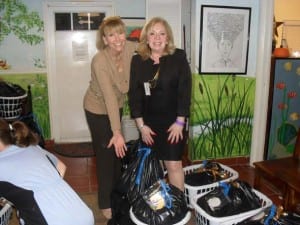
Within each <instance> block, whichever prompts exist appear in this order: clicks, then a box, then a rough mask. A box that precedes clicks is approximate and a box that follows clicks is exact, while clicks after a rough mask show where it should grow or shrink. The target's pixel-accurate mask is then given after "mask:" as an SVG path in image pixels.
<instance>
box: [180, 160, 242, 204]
mask: <svg viewBox="0 0 300 225" xmlns="http://www.w3.org/2000/svg"><path fill="white" fill-rule="evenodd" d="M219 165H220V166H221V168H222V169H224V171H225V172H227V173H228V174H229V177H228V178H227V179H224V180H221V181H222V182H229V181H234V180H236V179H238V177H239V173H238V172H237V171H235V170H234V169H232V168H230V167H228V166H225V165H223V164H221V163H219ZM203 166H204V164H195V165H191V166H187V167H184V168H183V171H184V174H185V175H187V174H191V173H193V172H195V170H198V169H199V168H200V167H203ZM217 186H219V182H214V183H212V184H207V185H201V186H191V185H188V184H184V194H185V197H186V202H187V205H188V207H190V208H193V205H192V204H191V202H192V199H193V198H194V197H195V196H197V195H199V194H203V193H206V192H209V191H211V190H213V189H214V188H215V187H217Z"/></svg>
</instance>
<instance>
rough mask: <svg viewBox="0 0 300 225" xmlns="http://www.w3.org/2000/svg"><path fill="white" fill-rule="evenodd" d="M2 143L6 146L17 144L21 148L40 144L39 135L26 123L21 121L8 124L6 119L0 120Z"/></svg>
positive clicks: (0, 138) (0, 139)
mask: <svg viewBox="0 0 300 225" xmlns="http://www.w3.org/2000/svg"><path fill="white" fill-rule="evenodd" d="M0 141H1V142H2V143H3V144H5V145H11V144H15V145H17V146H19V147H27V146H29V145H36V144H38V143H39V139H38V137H37V135H36V134H34V133H33V132H32V131H31V130H30V129H29V128H28V127H27V125H26V124H25V123H23V122H21V121H14V122H12V123H8V122H7V121H6V120H4V119H0Z"/></svg>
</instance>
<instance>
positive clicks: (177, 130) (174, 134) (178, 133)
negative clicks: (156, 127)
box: [168, 122, 184, 144]
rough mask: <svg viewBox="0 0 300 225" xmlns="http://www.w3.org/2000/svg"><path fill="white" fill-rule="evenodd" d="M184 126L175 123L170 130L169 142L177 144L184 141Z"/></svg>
mask: <svg viewBox="0 0 300 225" xmlns="http://www.w3.org/2000/svg"><path fill="white" fill-rule="evenodd" d="M183 128H184V127H183V126H182V125H178V124H176V122H175V123H173V124H172V125H171V126H170V127H169V129H168V133H169V137H168V141H169V142H170V143H171V144H173V143H175V144H177V143H178V142H179V141H180V140H182V139H183V134H182V133H183V132H182V131H183Z"/></svg>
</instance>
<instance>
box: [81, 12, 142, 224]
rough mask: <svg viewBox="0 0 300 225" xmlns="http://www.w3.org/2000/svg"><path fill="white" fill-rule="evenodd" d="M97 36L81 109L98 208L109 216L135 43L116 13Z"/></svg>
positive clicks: (122, 149)
mask: <svg viewBox="0 0 300 225" xmlns="http://www.w3.org/2000/svg"><path fill="white" fill-rule="evenodd" d="M97 39H98V40H97V48H98V50H99V51H98V52H97V53H96V54H95V56H94V57H93V59H92V62H91V80H90V85H89V87H88V89H87V91H86V94H85V96H84V110H85V115H86V119H87V123H88V126H89V129H90V132H91V138H92V144H93V148H94V151H95V153H96V164H97V179H98V187H99V190H98V203H99V208H100V209H102V213H103V215H104V216H105V217H106V218H108V219H109V218H111V206H110V193H111V191H112V188H113V187H114V185H115V183H116V181H117V179H118V178H119V176H120V172H121V170H120V168H121V163H120V158H122V157H123V156H124V155H125V151H126V143H125V140H124V136H123V134H122V132H121V115H122V107H123V104H124V101H125V96H126V94H127V92H128V89H129V73H130V61H131V57H132V55H133V54H134V51H135V47H136V44H135V43H134V42H129V41H127V40H126V32H125V25H124V23H123V21H122V20H121V19H120V17H108V18H106V19H104V20H103V22H102V24H101V25H100V27H99V31H98V34H97Z"/></svg>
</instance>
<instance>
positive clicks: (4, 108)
mask: <svg viewBox="0 0 300 225" xmlns="http://www.w3.org/2000/svg"><path fill="white" fill-rule="evenodd" d="M26 97H27V94H26V93H25V94H24V95H21V96H13V97H5V96H0V117H2V118H4V119H7V120H13V119H16V118H18V117H19V116H20V115H21V113H22V108H23V103H24V102H25V99H26Z"/></svg>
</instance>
